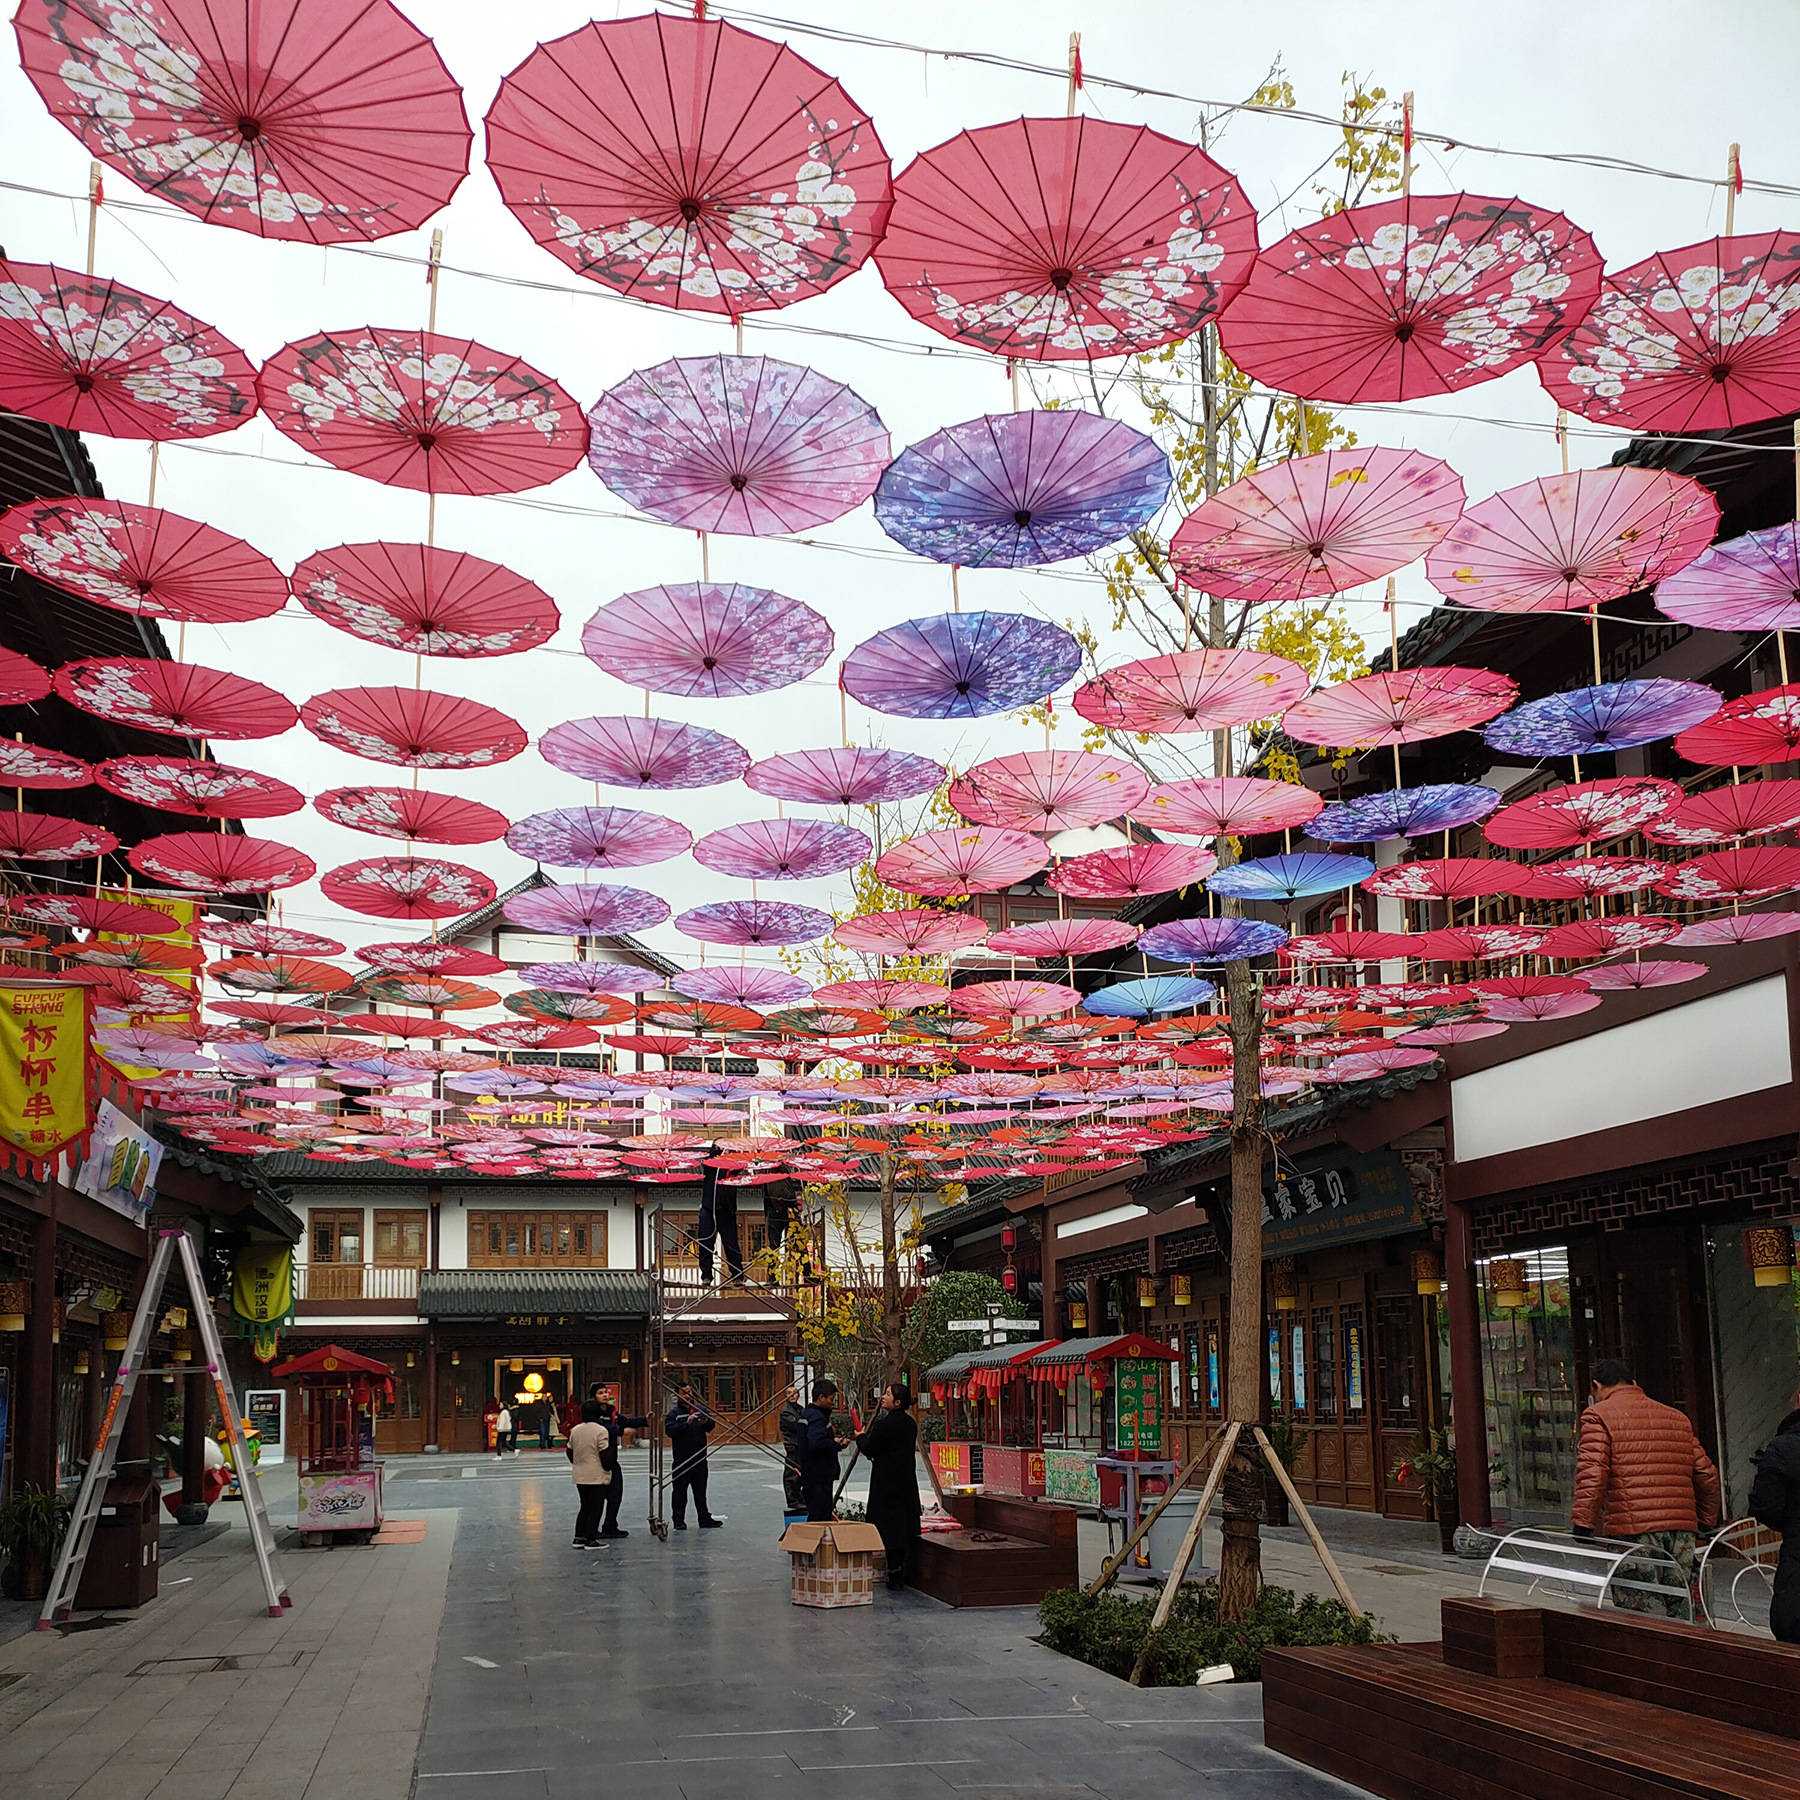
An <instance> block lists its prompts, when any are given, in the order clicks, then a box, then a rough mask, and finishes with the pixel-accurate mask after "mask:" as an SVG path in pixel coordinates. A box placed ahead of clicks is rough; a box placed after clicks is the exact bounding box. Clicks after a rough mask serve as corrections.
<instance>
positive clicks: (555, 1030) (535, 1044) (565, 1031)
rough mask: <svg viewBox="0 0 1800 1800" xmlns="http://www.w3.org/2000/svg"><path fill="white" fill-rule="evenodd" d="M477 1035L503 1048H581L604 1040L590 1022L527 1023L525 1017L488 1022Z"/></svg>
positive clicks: (486, 1041) (486, 1042)
mask: <svg viewBox="0 0 1800 1800" xmlns="http://www.w3.org/2000/svg"><path fill="white" fill-rule="evenodd" d="M473 1035H474V1036H475V1037H477V1038H479V1039H480V1040H481V1042H482V1043H484V1044H493V1045H495V1046H497V1047H498V1048H500V1049H502V1050H579V1049H582V1048H583V1047H584V1046H586V1045H588V1044H597V1043H599V1041H600V1034H599V1032H597V1031H595V1030H593V1029H592V1028H591V1027H589V1026H586V1025H552V1024H527V1023H525V1022H524V1021H523V1020H520V1021H519V1022H518V1023H517V1024H512V1023H508V1024H504V1025H484V1026H482V1028H481V1029H480V1030H479V1031H477V1032H475V1033H474V1034H473Z"/></svg>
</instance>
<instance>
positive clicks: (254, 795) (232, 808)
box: [94, 756, 306, 819]
mask: <svg viewBox="0 0 1800 1800" xmlns="http://www.w3.org/2000/svg"><path fill="white" fill-rule="evenodd" d="M94 780H95V781H96V782H97V783H98V784H99V786H101V787H103V788H104V789H105V790H106V791H107V792H108V793H109V794H117V795H118V796H119V797H120V799H122V800H134V801H136V802H137V804H138V805H139V806H153V807H155V808H157V809H158V810H159V811H161V812H173V813H187V814H189V815H191V816H192V817H194V818H197V819H274V818H280V817H282V816H283V815H284V814H287V813H293V812H298V811H299V810H300V808H301V807H303V806H304V805H305V804H306V796H305V795H304V794H302V793H301V792H300V790H299V789H298V788H294V787H289V786H288V784H287V783H286V782H285V781H277V780H276V779H275V777H274V776H273V775H263V774H260V773H259V772H258V771H257V770H255V769H239V768H234V767H233V766H232V765H231V764H230V763H218V762H208V761H204V760H202V759H201V758H199V757H193V756H115V757H113V758H112V759H111V760H110V761H108V762H103V763H96V764H95V765H94Z"/></svg>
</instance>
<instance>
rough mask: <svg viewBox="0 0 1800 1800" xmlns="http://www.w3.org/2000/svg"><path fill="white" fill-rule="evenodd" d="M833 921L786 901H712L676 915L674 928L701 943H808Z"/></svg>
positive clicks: (815, 909)
mask: <svg viewBox="0 0 1800 1800" xmlns="http://www.w3.org/2000/svg"><path fill="white" fill-rule="evenodd" d="M833 923H834V920H833V919H832V916H831V914H830V913H826V912H820V911H819V909H818V908H817V907H816V906H796V905H794V904H793V903H792V902H790V901H785V900H713V901H709V902H708V903H707V904H706V905H704V906H696V907H692V908H690V909H689V910H688V911H687V912H684V913H681V914H679V915H678V916H677V918H676V920H675V929H676V930H677V931H679V932H680V933H682V935H683V936H684V937H691V938H695V939H697V940H698V941H699V942H701V943H703V944H743V945H772V944H774V945H779V944H809V943H812V942H814V941H815V940H816V939H818V938H822V937H823V936H824V935H825V934H826V932H828V931H829V930H830V929H831V928H832V925H833Z"/></svg>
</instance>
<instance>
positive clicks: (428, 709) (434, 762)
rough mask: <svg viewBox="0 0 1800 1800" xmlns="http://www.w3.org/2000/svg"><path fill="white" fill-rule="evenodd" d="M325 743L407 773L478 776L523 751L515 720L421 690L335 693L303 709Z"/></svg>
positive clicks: (302, 716)
mask: <svg viewBox="0 0 1800 1800" xmlns="http://www.w3.org/2000/svg"><path fill="white" fill-rule="evenodd" d="M300 723H301V724H302V725H304V726H305V727H306V729H307V730H308V731H310V732H311V733H312V734H313V736H314V737H316V738H318V739H320V740H321V742H323V743H327V744H331V745H334V746H335V747H336V748H337V749H339V750H348V751H349V752H350V754H351V755H352V756H361V757H366V758H367V759H368V760H369V761H370V762H381V763H394V764H397V765H398V766H399V767H400V768H403V769H477V768H485V767H487V766H488V765H489V764H491V763H503V762H510V761H511V760H512V758H513V757H515V756H517V755H518V754H519V752H520V751H521V750H523V749H524V748H525V743H526V739H525V730H524V727H523V726H521V725H520V724H519V722H518V721H517V720H516V719H511V718H508V717H507V715H506V714H505V713H503V712H501V711H499V710H498V709H497V708H495V707H492V706H483V705H482V704H481V702H480V701H479V700H465V699H463V698H461V697H460V696H459V695H455V694H434V693H432V692H430V691H429V690H428V689H424V688H401V687H352V688H331V689H329V690H328V691H327V692H325V693H323V694H315V695H313V697H312V698H311V699H310V700H309V701H307V703H306V704H305V705H304V706H303V707H301V709H300Z"/></svg>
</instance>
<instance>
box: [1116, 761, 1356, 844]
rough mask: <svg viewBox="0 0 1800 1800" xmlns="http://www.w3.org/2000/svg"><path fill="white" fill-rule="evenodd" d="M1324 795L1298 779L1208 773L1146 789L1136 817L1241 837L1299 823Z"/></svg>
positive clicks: (1166, 827)
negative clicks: (1145, 797)
mask: <svg viewBox="0 0 1800 1800" xmlns="http://www.w3.org/2000/svg"><path fill="white" fill-rule="evenodd" d="M1324 805H1325V796H1324V795H1323V794H1315V793H1314V792H1313V790H1312V789H1311V788H1307V787H1301V786H1300V785H1299V783H1297V782H1290V781H1265V780H1262V779H1259V778H1258V777H1256V776H1253V775H1209V776H1199V777H1196V778H1194V779H1192V780H1188V781H1169V782H1164V783H1163V785H1162V786H1161V787H1154V788H1152V789H1151V790H1150V797H1149V799H1148V800H1147V801H1146V802H1145V803H1144V805H1143V806H1141V807H1140V808H1139V809H1138V815H1137V816H1138V817H1139V818H1141V819H1144V820H1146V821H1147V822H1148V823H1150V824H1152V825H1154V826H1155V827H1156V829H1157V830H1158V831H1180V832H1193V833H1195V834H1196V835H1199V836H1203V837H1243V836H1245V835H1247V834H1248V833H1251V832H1258V831H1283V830H1287V829H1291V828H1292V827H1293V826H1296V825H1304V824H1305V823H1306V822H1307V820H1308V819H1311V818H1314V817H1316V816H1317V815H1318V813H1319V812H1320V811H1321V810H1322V809H1323V807H1324Z"/></svg>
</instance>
